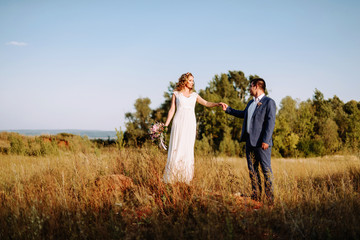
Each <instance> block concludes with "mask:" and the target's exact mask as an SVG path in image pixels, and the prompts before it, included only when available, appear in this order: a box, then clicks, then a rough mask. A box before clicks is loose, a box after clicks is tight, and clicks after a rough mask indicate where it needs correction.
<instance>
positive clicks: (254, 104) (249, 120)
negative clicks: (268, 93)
mask: <svg viewBox="0 0 360 240" xmlns="http://www.w3.org/2000/svg"><path fill="white" fill-rule="evenodd" d="M264 96H265V93H263V94H261V95H260V96H258V97H257V98H255V100H254V101H253V102H252V103H251V105H250V106H249V108H248V115H247V129H246V130H247V132H248V133H250V129H251V118H252V116H253V114H254V112H255V109H256V106H257V104H258V102H260V100H261V99H262V98H263V97H264Z"/></svg>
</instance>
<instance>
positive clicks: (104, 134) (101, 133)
mask: <svg viewBox="0 0 360 240" xmlns="http://www.w3.org/2000/svg"><path fill="white" fill-rule="evenodd" d="M0 132H13V133H18V134H21V135H25V136H41V135H47V134H49V135H57V134H61V133H68V134H73V135H78V136H82V137H84V136H87V137H88V138H90V139H108V138H110V139H113V138H116V131H115V130H114V131H111V130H109V131H107V130H81V129H12V130H0Z"/></svg>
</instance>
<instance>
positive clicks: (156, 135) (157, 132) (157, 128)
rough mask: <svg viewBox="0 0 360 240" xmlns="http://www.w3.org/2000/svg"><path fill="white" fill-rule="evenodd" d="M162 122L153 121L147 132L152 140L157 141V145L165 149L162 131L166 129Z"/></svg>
mask: <svg viewBox="0 0 360 240" xmlns="http://www.w3.org/2000/svg"><path fill="white" fill-rule="evenodd" d="M165 129H166V126H165V125H164V123H155V124H153V125H152V126H151V127H150V128H149V134H150V137H151V140H152V141H153V142H158V143H159V146H160V147H161V148H163V149H165V150H167V147H166V145H165V143H164V132H165V131H166V130H165Z"/></svg>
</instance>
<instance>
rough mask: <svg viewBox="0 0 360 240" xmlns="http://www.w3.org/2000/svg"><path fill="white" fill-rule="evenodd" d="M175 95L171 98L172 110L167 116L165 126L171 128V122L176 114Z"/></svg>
mask: <svg viewBox="0 0 360 240" xmlns="http://www.w3.org/2000/svg"><path fill="white" fill-rule="evenodd" d="M175 99H176V98H175V95H174V94H173V95H172V97H171V107H170V110H169V112H168V116H167V119H166V122H165V126H169V124H170V121H171V119H172V117H173V116H174V113H175Z"/></svg>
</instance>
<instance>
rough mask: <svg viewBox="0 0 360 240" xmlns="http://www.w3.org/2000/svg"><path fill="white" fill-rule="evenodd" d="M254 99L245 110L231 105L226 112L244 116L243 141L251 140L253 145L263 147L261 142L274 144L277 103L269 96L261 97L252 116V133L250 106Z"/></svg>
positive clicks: (240, 116)
mask: <svg viewBox="0 0 360 240" xmlns="http://www.w3.org/2000/svg"><path fill="white" fill-rule="evenodd" d="M253 101H254V100H251V101H250V102H249V103H248V104H247V106H246V108H245V110H244V111H240V110H235V109H232V108H231V107H228V108H227V109H226V111H225V112H226V113H228V114H230V115H233V116H235V117H238V118H244V123H243V126H242V131H241V137H240V141H241V142H246V141H247V140H248V139H249V140H250V141H249V142H250V145H251V146H253V147H261V144H262V143H263V142H264V143H267V144H269V145H270V146H272V145H273V141H272V134H273V131H274V127H275V115H276V104H275V101H274V100H273V99H271V98H269V97H267V96H264V97H263V98H261V100H260V102H259V103H258V104H257V106H256V108H255V111H254V114H253V116H252V118H251V128H250V130H249V132H250V134H249V133H248V132H247V124H248V123H247V121H248V117H247V114H248V108H249V106H250V104H251V103H252V102H253Z"/></svg>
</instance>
